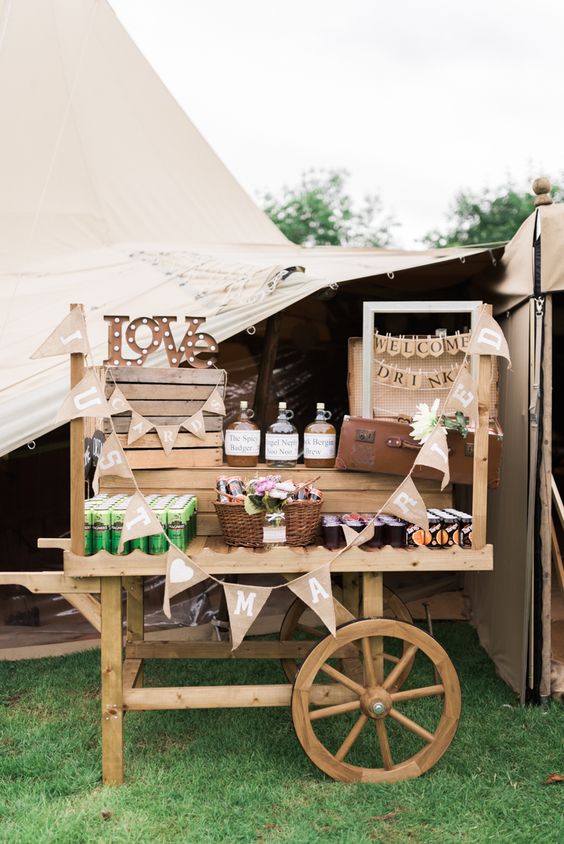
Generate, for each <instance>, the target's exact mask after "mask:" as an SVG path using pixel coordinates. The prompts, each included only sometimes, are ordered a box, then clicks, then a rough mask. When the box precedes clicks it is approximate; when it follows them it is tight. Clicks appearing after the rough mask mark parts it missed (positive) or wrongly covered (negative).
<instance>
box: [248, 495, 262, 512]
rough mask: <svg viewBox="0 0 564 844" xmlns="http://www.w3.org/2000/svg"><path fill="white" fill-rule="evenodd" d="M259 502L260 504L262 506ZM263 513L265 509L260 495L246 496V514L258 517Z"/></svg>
mask: <svg viewBox="0 0 564 844" xmlns="http://www.w3.org/2000/svg"><path fill="white" fill-rule="evenodd" d="M258 502H260V504H259V503H258ZM263 512H264V507H263V505H262V499H261V498H260V496H259V495H246V496H245V513H248V514H249V516H256V514H257V513H263Z"/></svg>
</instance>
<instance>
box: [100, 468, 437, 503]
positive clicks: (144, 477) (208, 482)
mask: <svg viewBox="0 0 564 844" xmlns="http://www.w3.org/2000/svg"><path fill="white" fill-rule="evenodd" d="M223 469H224V470H225V471H224V472H222V473H221V474H233V475H241V476H242V477H248V478H251V477H254V476H255V475H262V474H267V473H269V472H271V471H273V470H271V469H269V468H268V467H267V466H265V465H264V464H259V465H258V466H257V467H256V468H254V469H235V468H232V467H229V466H226V465H225V466H223ZM281 474H283V475H284V476H286V475H287V476H289V477H291V478H293V480H294V481H296V483H303V482H305V481H308V480H311V479H312V478H315V477H317V476H319V480H318V481H317V485H318V486H319V488H320V489H321V490H322V492H324V493H325V492H327V491H340V490H348V491H351V492H358V493H364V492H382V493H387V494H388V495H390V494H391V493H392V492H393V491H394V490H395V489H396V488H397V486H398V484H399V483H400V481H401V480H402V479H401V478H400V477H399V476H397V475H383V474H378V473H376V472H339V471H338V470H337V469H308V468H306V467H305V466H302V465H300V466H296V467H295V468H293V469H288V470H287V471H283V472H281ZM135 477H136V479H137V483H138V484H139V485H140V486H141V487H142V488H143V487H145V486H147V487H148V486H149V485H150V486H155V487H157V488H162V489H171V490H174V489H178V490H181V489H213V488H214V487H215V482H216V480H217V467H216V466H215V465H214V466H208V467H206V466H200V467H198V470H197V471H195V472H185V471H183V470H182V469H178V470H173V469H166V468H163V469H161V470H159V469H155V470H152V471H151V472H143V471H139V472H136V473H135ZM103 481H104V483H105V484H106V486H107V487H108V488H110V487H111V486H114V487H117V486H119V483H120V479H119V478H113V479H112V478H103ZM417 489H418V490H419V491H420V493H421V495H422V496H423V497H424V498H425V497H426V496H427V495H432V494H441V493H440V487H439V484H438V482H437V481H425V480H419V479H418V480H417ZM442 496H443V497H447V496H449V497H451V496H452V487H451V486H448V487H446V489H445V490H444V492H443V493H442Z"/></svg>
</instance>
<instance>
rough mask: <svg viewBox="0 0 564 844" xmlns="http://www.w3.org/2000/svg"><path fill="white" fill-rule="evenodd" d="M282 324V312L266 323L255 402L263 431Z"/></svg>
mask: <svg viewBox="0 0 564 844" xmlns="http://www.w3.org/2000/svg"><path fill="white" fill-rule="evenodd" d="M281 324H282V313H281V312H280V311H278V313H275V314H272V315H271V316H269V317H268V319H267V321H266V330H265V336H264V347H263V351H262V356H261V361H260V366H259V372H258V378H257V386H256V389H255V401H254V405H255V406H254V410H255V422H256V423H257V425H258V426H259V428H260V429H261V430H262V429H263V428H264V426H265V425H266V414H267V411H268V400H269V398H270V388H271V386H272V373H273V372H274V365H275V363H276V354H277V352H278V340H279V339H280V326H281Z"/></svg>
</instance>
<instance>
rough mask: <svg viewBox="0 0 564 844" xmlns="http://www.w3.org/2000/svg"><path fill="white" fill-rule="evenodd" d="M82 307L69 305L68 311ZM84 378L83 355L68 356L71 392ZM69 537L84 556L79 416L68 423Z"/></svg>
mask: <svg viewBox="0 0 564 844" xmlns="http://www.w3.org/2000/svg"><path fill="white" fill-rule="evenodd" d="M76 307H80V309H81V310H82V305H71V306H70V309H71V311H72V309H73V308H76ZM83 378H84V355H83V354H82V352H75V353H73V354H71V356H70V386H71V390H72V389H73V388H74V387H76V385H77V384H78V383H79V382H80V381H82V379H83ZM70 476H71V477H70V490H71V499H70V536H71V551H73V553H75V554H84V419H83V418H82V416H79V417H78V418H76V419H71V422H70Z"/></svg>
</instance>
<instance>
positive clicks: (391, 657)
mask: <svg viewBox="0 0 564 844" xmlns="http://www.w3.org/2000/svg"><path fill="white" fill-rule="evenodd" d="M384 659H385V660H386V662H393V663H397V662H399V661H400V658H399V656H394V655H393V654H386V653H385V654H384Z"/></svg>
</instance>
